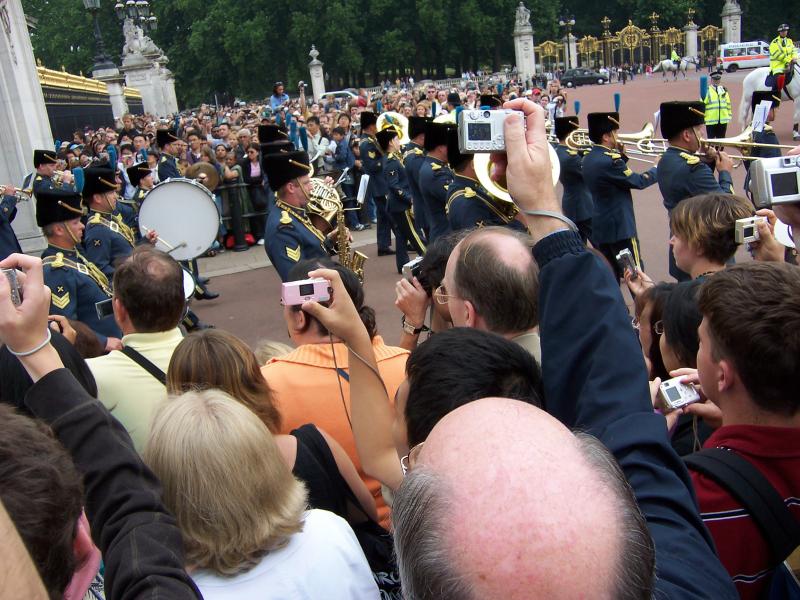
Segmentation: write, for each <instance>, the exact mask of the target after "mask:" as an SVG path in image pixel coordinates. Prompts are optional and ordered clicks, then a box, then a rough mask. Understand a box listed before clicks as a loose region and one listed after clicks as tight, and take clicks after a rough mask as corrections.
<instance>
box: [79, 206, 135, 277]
mask: <svg viewBox="0 0 800 600" xmlns="http://www.w3.org/2000/svg"><path fill="white" fill-rule="evenodd" d="M100 219H105V220H107V221H109V222H111V223H112V228H109V227H107V226H106V225H103V224H102V223H100V222H98V221H99V220H100ZM114 225H116V227H113V226H114ZM134 243H135V242H134V241H132V240H131V241H128V239H127V238H126V237H125V236H124V235H122V234H121V233H120V232H119V224H118V223H117V222H116V221H115V220H114V216H113V215H111V214H109V213H101V212H97V211H93V212H90V213H89V219H88V221H87V222H86V231H85V232H84V234H83V247H84V248H85V249H86V250H85V252H84V256H85V257H86V259H87V260H89V261H90V262H93V263H94V264H95V265H96V266H97V268H98V269H100V270H101V271H102V272H103V273H104V274H105V276H106V277H108V280H109V281H111V278H112V277H113V276H114V268H115V266H116V263H117V261H118V260H119V259H121V258H126V257H128V256H130V254H131V252H133V244H134Z"/></svg>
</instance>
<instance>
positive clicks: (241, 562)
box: [144, 390, 307, 576]
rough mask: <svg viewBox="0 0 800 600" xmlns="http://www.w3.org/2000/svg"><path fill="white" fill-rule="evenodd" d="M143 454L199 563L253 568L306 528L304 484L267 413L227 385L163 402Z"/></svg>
mask: <svg viewBox="0 0 800 600" xmlns="http://www.w3.org/2000/svg"><path fill="white" fill-rule="evenodd" d="M144 460H145V462H146V463H147V464H148V465H149V466H150V468H151V469H152V470H153V472H154V473H155V474H156V475H157V476H158V478H159V479H160V480H161V484H162V486H163V495H164V502H165V504H166V505H167V507H168V508H169V510H170V511H171V512H172V514H174V515H175V518H176V519H177V522H178V527H179V528H180V530H181V533H182V534H183V540H184V546H185V548H186V560H187V564H188V565H189V566H191V567H193V568H200V569H208V570H210V571H212V572H214V573H216V574H218V575H227V576H230V575H236V574H237V573H242V572H245V571H248V570H249V569H251V568H252V567H254V566H255V565H256V564H258V562H259V561H260V560H261V558H262V557H263V556H264V555H265V554H266V553H267V552H269V551H271V550H275V549H277V548H281V547H282V546H284V545H286V544H287V543H288V541H289V538H290V537H291V536H292V535H293V534H295V533H297V532H299V531H301V530H302V529H303V513H304V511H305V509H306V505H307V500H306V489H305V487H304V486H303V484H302V483H301V482H300V481H298V480H297V479H295V478H294V477H293V476H292V473H291V471H290V470H289V467H288V466H287V465H286V463H285V462H284V460H283V457H282V456H281V453H280V451H279V450H278V446H277V444H276V443H275V440H274V439H273V437H272V434H271V433H270V432H269V431H268V430H267V428H266V427H265V426H264V424H263V423H262V422H261V420H260V419H259V418H258V417H257V416H256V415H254V414H253V413H252V412H251V411H250V410H248V409H247V408H246V407H244V406H242V405H241V404H240V403H239V402H237V401H236V400H234V399H233V398H231V397H230V396H228V395H227V394H225V393H224V392H221V391H219V390H205V391H198V392H187V393H185V394H183V395H181V396H178V397H176V398H173V399H171V400H169V401H167V402H165V403H164V404H163V405H162V406H161V408H160V409H159V410H158V412H157V413H156V415H155V417H154V419H153V424H152V427H151V429H150V437H149V439H148V440H147V445H146V447H145V450H144Z"/></svg>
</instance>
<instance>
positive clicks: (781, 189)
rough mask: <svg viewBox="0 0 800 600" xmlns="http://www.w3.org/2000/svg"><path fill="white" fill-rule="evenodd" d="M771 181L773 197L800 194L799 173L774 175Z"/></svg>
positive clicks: (788, 172) (789, 172)
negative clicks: (799, 191) (799, 186)
mask: <svg viewBox="0 0 800 600" xmlns="http://www.w3.org/2000/svg"><path fill="white" fill-rule="evenodd" d="M770 179H771V181H772V195H773V196H794V195H795V194H797V193H798V189H797V171H787V172H783V173H772V174H771V176H770Z"/></svg>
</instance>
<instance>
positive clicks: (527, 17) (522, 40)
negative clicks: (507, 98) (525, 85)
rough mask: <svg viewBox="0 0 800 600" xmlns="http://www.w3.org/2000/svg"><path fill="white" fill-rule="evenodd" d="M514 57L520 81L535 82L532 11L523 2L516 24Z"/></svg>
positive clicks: (518, 8)
mask: <svg viewBox="0 0 800 600" xmlns="http://www.w3.org/2000/svg"><path fill="white" fill-rule="evenodd" d="M514 57H515V58H516V66H517V73H518V75H519V78H520V80H522V81H528V80H530V81H533V79H534V77H535V76H536V55H535V53H534V51H533V26H532V25H531V11H529V10H528V9H527V8H525V5H524V4H523V3H522V2H520V3H519V6H517V16H516V21H515V24H514Z"/></svg>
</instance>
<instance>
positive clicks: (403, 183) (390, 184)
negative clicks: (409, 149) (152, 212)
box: [375, 126, 425, 274]
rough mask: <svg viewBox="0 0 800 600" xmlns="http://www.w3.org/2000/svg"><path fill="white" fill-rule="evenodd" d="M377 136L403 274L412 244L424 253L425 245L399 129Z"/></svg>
mask: <svg viewBox="0 0 800 600" xmlns="http://www.w3.org/2000/svg"><path fill="white" fill-rule="evenodd" d="M375 137H376V140H377V142H378V144H379V145H380V147H381V150H383V153H384V156H385V157H386V162H385V164H384V167H383V169H384V174H385V175H386V184H387V188H388V190H389V193H388V208H389V216H390V217H391V218H392V225H393V227H392V229H393V231H394V235H395V240H396V241H397V251H396V254H395V264H396V265H397V273H398V274H400V273H402V269H403V265H404V264H406V263H407V262H408V251H407V250H406V248H407V247H408V245H410V246H411V247H412V248H413V249H414V252H416V253H417V254H419V255H420V256H421V255H423V254H425V244H424V243H423V242H422V240H421V239H419V236H418V235H417V230H416V226H415V225H414V217H413V216H412V214H411V206H412V199H413V197H412V194H411V188H410V187H409V185H408V176H407V175H406V170H405V167H404V166H403V161H402V159H401V158H400V138H399V137H398V134H397V129H396V128H395V127H393V126H389V127H387V128H385V129H383V130H381V131H379V132H378V133H377V134H375Z"/></svg>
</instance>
